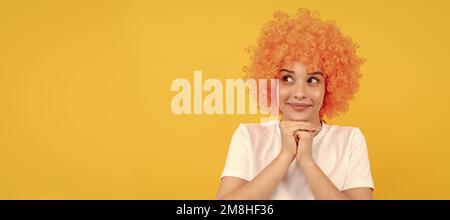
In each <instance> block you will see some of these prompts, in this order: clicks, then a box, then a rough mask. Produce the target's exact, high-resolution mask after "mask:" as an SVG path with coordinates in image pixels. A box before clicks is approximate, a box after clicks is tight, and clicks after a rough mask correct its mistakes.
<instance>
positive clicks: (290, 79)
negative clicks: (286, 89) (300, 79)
mask: <svg viewBox="0 0 450 220" xmlns="http://www.w3.org/2000/svg"><path fill="white" fill-rule="evenodd" d="M282 80H283V82H289V83H290V82H292V81H294V79H293V78H292V77H291V76H289V75H288V76H283V78H282Z"/></svg>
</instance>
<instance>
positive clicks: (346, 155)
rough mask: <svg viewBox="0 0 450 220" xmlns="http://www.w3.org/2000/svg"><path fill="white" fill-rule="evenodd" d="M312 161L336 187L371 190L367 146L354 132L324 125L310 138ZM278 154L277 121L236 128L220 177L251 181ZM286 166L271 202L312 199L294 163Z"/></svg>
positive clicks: (361, 137)
mask: <svg viewBox="0 0 450 220" xmlns="http://www.w3.org/2000/svg"><path fill="white" fill-rule="evenodd" d="M312 149H313V153H312V154H313V155H312V156H313V159H314V161H315V162H316V164H317V165H318V166H319V167H320V168H321V169H322V171H323V172H324V173H325V174H326V175H327V176H328V178H329V179H330V180H331V182H333V183H334V185H336V187H337V188H338V189H339V190H341V191H344V190H346V189H350V188H355V187H369V188H372V189H374V184H373V180H372V175H371V173H370V164H369V158H368V153H367V145H366V141H365V139H364V135H363V134H362V133H361V131H360V130H359V129H358V128H354V127H344V126H336V125H328V124H326V123H325V122H323V123H322V129H321V130H320V132H319V133H318V134H317V135H316V136H315V137H314V138H313V145H312ZM280 150H281V135H280V128H279V121H278V120H273V121H269V122H265V123H261V124H240V125H239V127H238V128H237V130H236V131H235V132H234V135H233V138H232V140H231V144H230V147H229V150H228V156H227V159H226V164H225V168H224V170H223V172H222V175H221V179H222V177H224V176H233V177H239V178H242V179H244V180H247V181H250V180H252V179H253V178H254V177H255V176H256V175H257V174H258V173H259V172H260V171H262V170H263V169H264V168H265V167H266V166H267V165H269V163H270V162H271V161H272V160H273V159H275V157H276V156H277V155H278V154H279V152H280ZM295 161H296V160H294V162H293V163H292V164H291V165H290V167H289V169H288V171H287V173H286V176H285V177H284V179H283V180H282V181H281V182H280V183H279V184H278V186H277V188H276V189H275V191H274V193H273V194H272V197H271V199H314V196H313V194H312V192H311V190H310V188H309V186H308V184H307V182H306V179H305V176H304V175H303V171H302V169H301V168H300V166H299V165H298V163H297V162H295Z"/></svg>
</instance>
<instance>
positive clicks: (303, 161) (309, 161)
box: [297, 157, 316, 168]
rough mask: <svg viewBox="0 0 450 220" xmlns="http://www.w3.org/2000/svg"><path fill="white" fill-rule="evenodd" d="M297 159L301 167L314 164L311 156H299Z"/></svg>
mask: <svg viewBox="0 0 450 220" xmlns="http://www.w3.org/2000/svg"><path fill="white" fill-rule="evenodd" d="M297 161H298V164H299V165H300V167H302V168H307V167H311V166H315V165H316V162H314V160H313V158H312V157H305V158H299V159H297Z"/></svg>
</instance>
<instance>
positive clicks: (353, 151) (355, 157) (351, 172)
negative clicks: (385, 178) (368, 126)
mask: <svg viewBox="0 0 450 220" xmlns="http://www.w3.org/2000/svg"><path fill="white" fill-rule="evenodd" d="M357 187H369V188H371V189H372V190H374V189H375V187H374V184H373V179H372V174H371V172H370V162H369V155H368V151H367V144H366V140H365V138H364V135H363V134H362V132H361V130H360V129H356V130H355V131H354V132H353V135H352V137H351V140H350V154H349V167H348V170H347V174H346V178H345V182H344V187H343V190H347V189H351V188H357Z"/></svg>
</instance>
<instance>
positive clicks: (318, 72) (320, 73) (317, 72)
mask: <svg viewBox="0 0 450 220" xmlns="http://www.w3.org/2000/svg"><path fill="white" fill-rule="evenodd" d="M316 74H318V75H321V76H322V77H323V73H322V72H320V71H316V72H311V73H308V75H316Z"/></svg>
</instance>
